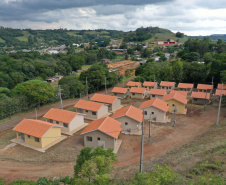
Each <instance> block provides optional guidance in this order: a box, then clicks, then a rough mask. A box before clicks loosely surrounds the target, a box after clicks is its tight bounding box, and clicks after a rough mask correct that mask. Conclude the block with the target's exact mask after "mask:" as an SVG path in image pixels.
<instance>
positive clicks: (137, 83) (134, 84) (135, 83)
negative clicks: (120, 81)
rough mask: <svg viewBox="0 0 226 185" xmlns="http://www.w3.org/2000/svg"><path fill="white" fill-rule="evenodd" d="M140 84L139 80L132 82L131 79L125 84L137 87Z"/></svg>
mask: <svg viewBox="0 0 226 185" xmlns="http://www.w3.org/2000/svg"><path fill="white" fill-rule="evenodd" d="M139 85H140V82H133V81H129V82H128V83H127V84H126V86H129V87H138V86H139Z"/></svg>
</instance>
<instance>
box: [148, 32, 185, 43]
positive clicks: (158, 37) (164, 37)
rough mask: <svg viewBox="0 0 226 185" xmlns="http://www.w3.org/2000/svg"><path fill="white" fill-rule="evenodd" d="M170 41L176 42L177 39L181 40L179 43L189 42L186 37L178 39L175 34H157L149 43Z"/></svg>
mask: <svg viewBox="0 0 226 185" xmlns="http://www.w3.org/2000/svg"><path fill="white" fill-rule="evenodd" d="M168 39H172V40H175V41H176V40H177V39H179V42H185V41H186V40H188V38H187V37H185V38H177V37H176V36H175V34H174V33H156V34H155V35H154V37H152V38H150V39H148V40H147V41H148V42H149V43H150V42H152V41H163V40H165V41H166V40H168Z"/></svg>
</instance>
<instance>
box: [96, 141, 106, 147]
mask: <svg viewBox="0 0 226 185" xmlns="http://www.w3.org/2000/svg"><path fill="white" fill-rule="evenodd" d="M98 146H99V147H101V148H103V149H105V141H98Z"/></svg>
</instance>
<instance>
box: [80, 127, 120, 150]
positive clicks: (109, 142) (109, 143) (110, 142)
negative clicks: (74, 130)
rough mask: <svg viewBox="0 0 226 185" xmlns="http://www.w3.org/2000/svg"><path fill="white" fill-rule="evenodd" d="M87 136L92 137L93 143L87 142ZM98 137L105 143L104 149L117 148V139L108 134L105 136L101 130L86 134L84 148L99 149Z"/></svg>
mask: <svg viewBox="0 0 226 185" xmlns="http://www.w3.org/2000/svg"><path fill="white" fill-rule="evenodd" d="M87 136H89V137H92V141H87ZM98 137H99V138H100V141H104V142H105V148H104V149H108V148H114V147H115V143H116V141H115V138H113V137H111V136H109V135H107V134H104V133H103V132H101V131H99V130H96V131H93V132H89V133H86V134H84V146H85V147H91V148H95V147H98V139H97V138H98Z"/></svg>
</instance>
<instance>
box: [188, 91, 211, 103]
mask: <svg viewBox="0 0 226 185" xmlns="http://www.w3.org/2000/svg"><path fill="white" fill-rule="evenodd" d="M191 97H192V102H193V103H194V104H207V103H209V101H210V93H207V92H194V91H193V92H192V93H191Z"/></svg>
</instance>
